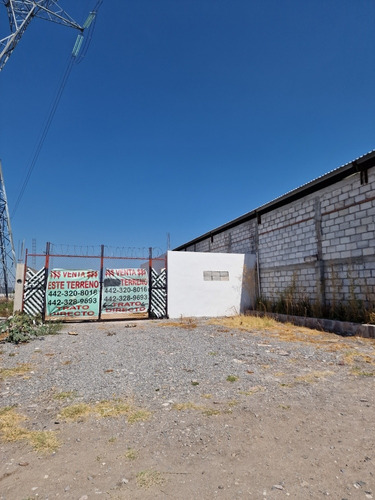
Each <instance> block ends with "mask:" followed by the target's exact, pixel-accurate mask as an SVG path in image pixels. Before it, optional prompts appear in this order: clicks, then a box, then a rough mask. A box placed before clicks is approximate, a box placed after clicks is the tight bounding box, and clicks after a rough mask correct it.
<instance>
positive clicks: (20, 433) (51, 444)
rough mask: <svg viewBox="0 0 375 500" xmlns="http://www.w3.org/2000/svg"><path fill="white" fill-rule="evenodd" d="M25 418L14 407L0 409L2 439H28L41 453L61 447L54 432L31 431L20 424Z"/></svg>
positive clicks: (13, 440)
mask: <svg viewBox="0 0 375 500" xmlns="http://www.w3.org/2000/svg"><path fill="white" fill-rule="evenodd" d="M25 420H26V417H24V416H23V415H20V414H18V413H16V411H15V410H14V408H11V407H5V408H2V409H1V410H0V433H1V438H2V440H3V441H7V442H15V441H26V442H28V443H29V444H30V445H31V446H32V447H33V448H34V450H35V451H37V452H40V453H52V452H53V451H56V450H57V449H58V448H59V446H60V443H59V441H58V439H57V437H56V434H55V433H54V432H52V431H29V430H28V429H25V428H24V427H21V426H20V425H19V424H20V423H21V422H23V421H25Z"/></svg>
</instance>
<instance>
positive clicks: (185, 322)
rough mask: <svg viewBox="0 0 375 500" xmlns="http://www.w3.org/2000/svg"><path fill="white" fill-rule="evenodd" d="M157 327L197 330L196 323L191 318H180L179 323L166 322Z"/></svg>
mask: <svg viewBox="0 0 375 500" xmlns="http://www.w3.org/2000/svg"><path fill="white" fill-rule="evenodd" d="M158 326H162V327H167V326H171V327H177V328H186V329H187V330H193V329H194V328H197V323H196V322H195V321H194V320H193V319H192V318H181V319H180V321H168V322H167V323H159V324H158Z"/></svg>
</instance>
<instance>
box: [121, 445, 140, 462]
mask: <svg viewBox="0 0 375 500" xmlns="http://www.w3.org/2000/svg"><path fill="white" fill-rule="evenodd" d="M124 456H125V458H126V459H127V460H130V461H133V460H137V458H138V456H139V453H138V451H137V450H135V449H134V448H128V449H127V451H126V453H125V455H124Z"/></svg>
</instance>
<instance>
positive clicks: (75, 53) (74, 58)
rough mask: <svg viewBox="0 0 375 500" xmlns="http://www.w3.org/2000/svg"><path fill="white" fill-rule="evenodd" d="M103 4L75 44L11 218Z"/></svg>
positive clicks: (87, 22) (89, 17)
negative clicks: (74, 66)
mask: <svg viewBox="0 0 375 500" xmlns="http://www.w3.org/2000/svg"><path fill="white" fill-rule="evenodd" d="M102 3H103V0H98V1H97V3H96V5H95V7H94V9H93V10H92V11H91V12H90V13H89V15H88V17H87V19H86V21H85V23H84V24H83V30H86V29H87V30H88V34H87V37H86V38H84V36H83V35H82V34H81V33H80V34H79V35H78V36H77V39H76V42H75V44H74V47H73V50H72V53H71V56H70V58H69V60H68V64H67V67H66V70H65V72H64V74H63V76H62V78H61V81H60V85H59V87H58V90H57V93H56V96H55V99H54V100H53V102H52V106H51V109H50V112H49V114H48V117H47V120H46V122H45V124H44V127H43V128H42V133H41V135H40V138H39V140H38V142H37V145H36V147H35V151H34V155H33V157H32V160H31V163H30V166H29V168H28V170H27V173H26V177H25V180H24V181H23V184H22V186H21V189H20V192H19V194H18V196H17V199H16V202H15V204H14V207H13V211H12V213H11V218H12V217H14V215H15V213H16V211H17V208H18V206H19V204H20V202H21V199H22V197H23V195H24V193H25V190H26V187H27V184H28V182H29V180H30V177H31V174H32V172H33V170H34V167H35V164H36V162H37V161H38V158H39V155H40V152H41V150H42V148H43V145H44V142H45V140H46V137H47V134H48V132H49V129H50V127H51V123H52V120H53V117H54V116H55V113H56V110H57V107H58V105H59V102H60V100H61V96H62V94H63V92H64V89H65V86H66V83H67V81H68V78H69V75H70V73H71V71H72V68H73V64H74V63H75V62H76V63H79V62H81V61H82V59H83V58H84V56H85V55H86V53H87V50H88V47H89V45H90V42H91V39H92V33H93V30H94V27H95V21H96V15H97V12H98V10H99V8H100V6H101V4H102ZM81 48H82V52H81V56H79V53H80V50H81ZM78 56H79V57H78Z"/></svg>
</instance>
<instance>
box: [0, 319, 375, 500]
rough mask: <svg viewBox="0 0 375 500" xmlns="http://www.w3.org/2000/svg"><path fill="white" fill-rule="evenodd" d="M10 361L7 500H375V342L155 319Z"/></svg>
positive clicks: (8, 347)
mask: <svg viewBox="0 0 375 500" xmlns="http://www.w3.org/2000/svg"><path fill="white" fill-rule="evenodd" d="M0 353H1V354H0V367H1V369H0V396H1V400H0V428H1V430H0V432H1V433H2V434H1V435H2V441H1V442H0V455H1V463H0V499H1V500H13V499H14V500H22V499H35V498H40V499H52V498H57V497H58V498H63V499H77V500H86V499H93V498H98V499H100V498H108V499H155V498H158V499H159V498H160V499H164V498H166V499H167V498H174V499H196V498H199V499H212V498H218V499H242V498H254V499H257V500H259V499H268V500H274V499H277V500H278V499H282V498H285V497H289V498H294V499H302V500H303V499H308V498H309V499H310V498H313V499H317V498H326V497H330V498H333V499H339V500H343V499H366V498H368V499H371V498H375V477H374V473H375V410H374V409H375V392H374V381H375V376H374V374H375V342H374V340H370V339H360V338H357V337H350V338H343V337H338V336H335V335H333V334H327V333H318V332H313V331H309V330H306V329H303V328H300V327H291V326H288V325H287V326H285V325H279V326H278V327H277V328H276V329H275V328H274V327H270V328H268V330H260V329H259V328H257V329H255V328H254V327H249V326H247V325H246V324H242V325H241V324H239V323H235V322H233V323H231V322H230V320H229V322H228V321H222V322H218V323H217V324H213V323H211V322H210V321H208V320H199V321H197V322H195V321H187V320H186V321H181V322H179V321H178V322H173V321H171V320H166V321H148V320H147V321H138V322H134V321H133V322H123V321H121V322H108V323H91V324H90V323H79V324H69V325H65V326H64V327H63V329H62V331H61V332H60V333H59V334H58V335H54V336H48V337H45V338H42V339H37V340H35V341H33V342H30V343H28V344H23V345H17V346H15V345H12V344H6V343H1V344H0ZM103 401H105V403H103ZM78 405H80V406H78ZM103 405H104V406H105V405H107V406H105V408H107V409H106V410H105V411H103ZM121 405H122V406H121ZM126 405H128V406H126ZM72 407H73V409H74V408H78V407H79V408H85V409H86V412H85V413H82V414H80V415H76V416H75V418H74V416H72V415H73V414H71V415H70V416H69V413H68V410H69V408H72ZM125 407H126V408H128V410H129V409H130V410H129V411H128V410H126V411H124V412H121V411H119V414H116V413H115V412H114V409H115V408H117V409H120V408H122V409H124V408H125ZM66 408H68V410H66ZM108 408H111V409H108ZM6 415H8V416H10V419H8V420H10V421H11V422H8V423H7V424H5V423H4V422H5V420H4V418H5V417H4V416H6ZM22 417H25V418H26V420H23V421H22V420H21V418H22ZM2 418H3V420H1V419H2ZM1 422H2V423H1ZM6 425H8V429H9V428H10V427H9V426H11V425H14V428H15V429H20V428H22V429H26V431H22V432H19V433H18V434H17V433H15V434H14V435H13V434H12V436H13V439H12V437H11V436H10V434H9V433H8V434H6V430H7V429H6ZM34 431H51V434H48V435H49V436H53V437H54V438H57V440H58V442H59V445H58V446H56V448H55V449H52V448H51V449H49V450H48V451H47V452H46V451H44V452H43V451H42V450H40V449H39V451H35V449H34V447H35V446H36V445H35V442H33V440H32V439H31V438H30V436H36V435H37V433H35V432H34ZM43 435H44V434H43V433H40V434H38V436H43ZM6 439H7V440H6Z"/></svg>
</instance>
